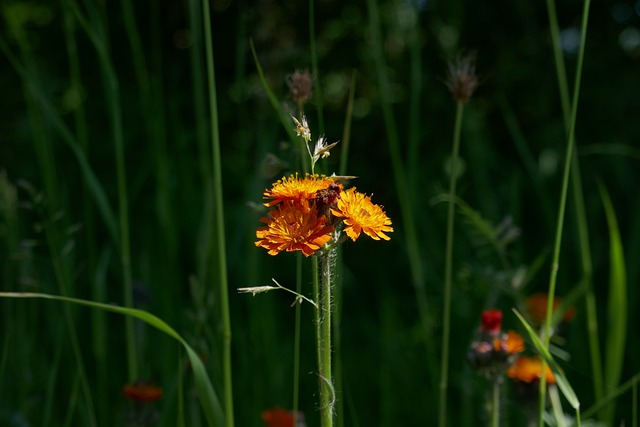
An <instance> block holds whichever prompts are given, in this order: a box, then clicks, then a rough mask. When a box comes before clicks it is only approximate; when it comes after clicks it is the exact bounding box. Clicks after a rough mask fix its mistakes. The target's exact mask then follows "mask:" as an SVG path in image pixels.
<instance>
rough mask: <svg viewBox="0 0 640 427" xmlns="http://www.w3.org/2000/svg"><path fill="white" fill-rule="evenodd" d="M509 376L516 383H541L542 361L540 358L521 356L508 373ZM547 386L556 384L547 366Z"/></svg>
mask: <svg viewBox="0 0 640 427" xmlns="http://www.w3.org/2000/svg"><path fill="white" fill-rule="evenodd" d="M507 376H508V377H509V378H511V379H513V380H515V381H519V382H524V383H532V382H538V381H540V378H541V377H542V361H541V360H540V358H539V357H527V356H520V357H518V359H516V362H515V364H514V365H513V366H512V367H511V368H509V370H508V371H507ZM546 380H547V384H555V382H556V378H555V377H554V376H553V372H551V369H549V366H547V370H546Z"/></svg>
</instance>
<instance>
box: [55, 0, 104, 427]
mask: <svg viewBox="0 0 640 427" xmlns="http://www.w3.org/2000/svg"><path fill="white" fill-rule="evenodd" d="M61 3H62V9H63V13H64V20H63V27H64V36H65V44H66V50H67V58H68V61H69V76H70V81H71V90H73V91H76V92H77V94H79V92H80V91H81V90H82V78H81V72H80V60H79V55H78V47H77V43H76V37H75V31H76V26H75V20H74V19H73V13H72V11H71V10H70V9H69V8H68V7H65V2H64V1H63V2H61ZM73 119H74V125H75V134H76V139H77V141H78V145H79V146H80V148H81V149H83V151H84V153H85V155H86V156H88V153H89V144H88V131H87V119H86V114H85V108H84V105H83V104H82V103H79V104H78V105H77V106H75V108H74V110H73ZM82 184H83V185H82V192H83V194H84V197H83V200H85V202H84V203H83V204H82V207H83V219H84V221H83V224H82V225H83V229H84V230H86V232H85V238H86V240H85V242H86V244H85V250H86V260H87V261H86V262H87V271H88V272H89V281H90V282H91V283H92V285H91V292H92V298H93V300H94V301H103V299H102V295H100V286H99V284H98V283H97V274H92V273H93V272H95V271H96V268H97V254H96V249H95V248H96V247H97V244H96V238H95V237H96V225H95V207H94V205H93V204H92V203H89V202H88V201H89V200H91V187H90V185H89V183H88V182H87V181H86V180H83V182H82ZM92 324H93V326H92V328H93V330H92V333H91V338H92V344H93V356H94V358H95V360H96V389H97V391H96V402H97V415H98V418H99V419H105V417H106V416H107V407H108V404H109V398H108V396H107V393H106V390H107V389H108V387H107V363H106V348H107V339H106V329H105V325H106V323H105V315H104V313H101V312H94V313H92Z"/></svg>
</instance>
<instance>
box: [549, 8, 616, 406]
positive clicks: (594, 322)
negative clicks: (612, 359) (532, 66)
mask: <svg viewBox="0 0 640 427" xmlns="http://www.w3.org/2000/svg"><path fill="white" fill-rule="evenodd" d="M546 4H547V14H548V16H549V24H550V32H551V41H552V47H553V56H554V63H555V67H556V77H557V79H558V89H559V91H560V104H561V107H562V114H563V118H564V124H565V130H566V132H567V134H568V133H569V128H570V124H569V120H570V117H571V106H570V105H569V84H568V82H567V73H566V71H565V65H564V59H563V57H562V48H561V40H560V26H559V24H558V18H557V15H556V5H555V0H547V2H546ZM572 157H573V159H572V162H573V163H572V166H571V181H572V184H573V195H574V203H575V209H576V224H577V228H578V238H579V243H580V258H581V262H582V264H581V266H582V281H583V282H585V283H586V284H587V292H586V297H585V306H586V313H587V332H588V336H589V352H590V355H591V375H592V377H593V388H594V395H595V399H596V401H597V400H600V399H601V398H602V395H603V385H602V384H603V383H602V356H601V354H600V346H599V342H600V340H599V337H598V315H597V307H596V299H595V293H594V290H593V266H592V263H591V258H592V257H591V248H590V245H589V233H588V226H587V218H586V209H585V204H584V197H583V194H584V193H583V190H582V179H581V174H580V162H579V160H578V153H577V151H576V150H574V151H573V156H572Z"/></svg>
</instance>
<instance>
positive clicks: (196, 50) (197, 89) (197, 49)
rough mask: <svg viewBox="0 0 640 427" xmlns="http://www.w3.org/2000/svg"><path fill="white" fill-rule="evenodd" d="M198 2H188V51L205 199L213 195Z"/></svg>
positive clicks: (199, 164)
mask: <svg viewBox="0 0 640 427" xmlns="http://www.w3.org/2000/svg"><path fill="white" fill-rule="evenodd" d="M200 6H201V2H200V1H199V0H189V27H190V28H191V32H192V36H193V38H192V40H193V48H192V49H189V51H190V55H189V57H190V59H191V81H192V92H191V93H192V96H193V105H194V111H195V122H196V128H195V130H196V142H197V144H198V160H199V163H198V166H199V170H200V175H201V180H202V182H203V184H204V186H205V198H210V197H211V195H212V194H213V191H212V189H211V165H210V164H209V161H208V160H207V159H210V158H211V155H210V154H209V147H208V144H207V113H206V101H205V98H204V94H205V82H204V76H203V75H202V69H203V64H202V55H201V52H202V38H203V37H202V21H201V20H200V15H201V12H200V9H201V8H200Z"/></svg>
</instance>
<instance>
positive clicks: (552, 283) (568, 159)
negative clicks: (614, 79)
mask: <svg viewBox="0 0 640 427" xmlns="http://www.w3.org/2000/svg"><path fill="white" fill-rule="evenodd" d="M590 3H591V2H590V0H585V3H584V11H583V16H582V26H581V37H580V49H579V53H578V62H577V65H576V78H575V82H574V89H573V102H572V108H571V119H570V122H569V136H568V141H567V149H566V150H567V151H566V154H565V164H564V173H563V177H562V189H561V194H560V206H559V208H558V219H557V229H556V235H555V242H554V249H553V259H552V263H551V273H550V278H549V290H548V292H547V313H546V320H545V324H544V337H543V339H544V341H543V342H544V345H545V347H546V348H547V349H548V348H549V342H550V340H551V319H552V316H553V301H554V297H555V290H556V279H557V275H558V268H559V259H560V247H561V243H562V231H563V227H564V213H565V207H566V202H567V190H568V187H569V172H570V169H571V163H572V159H573V147H574V144H575V128H576V117H577V112H578V100H579V96H580V84H581V81H582V67H583V63H584V51H585V44H586V39H587V26H588V22H589V6H590ZM546 369H547V364H546V361H545V360H543V362H542V372H545V370H546ZM545 397H546V377H545V376H544V375H542V377H541V379H540V402H539V407H538V425H539V427H543V425H544V420H543V418H542V415H543V414H544V406H545V400H546V398H545Z"/></svg>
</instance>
